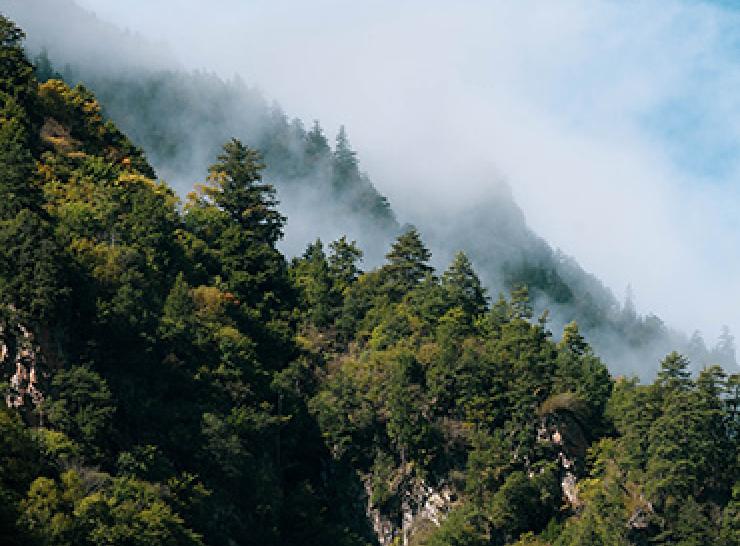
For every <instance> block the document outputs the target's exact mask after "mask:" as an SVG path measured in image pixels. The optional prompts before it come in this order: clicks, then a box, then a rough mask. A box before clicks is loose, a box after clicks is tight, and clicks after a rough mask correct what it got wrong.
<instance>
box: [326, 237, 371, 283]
mask: <svg viewBox="0 0 740 546" xmlns="http://www.w3.org/2000/svg"><path fill="white" fill-rule="evenodd" d="M329 248H330V249H331V254H329V273H330V274H331V276H332V279H333V281H334V285H335V286H336V288H337V291H338V292H339V294H344V291H345V290H346V289H347V288H349V286H350V285H351V284H352V283H353V282H355V280H357V277H359V276H360V275H361V274H362V270H361V269H360V267H359V265H358V264H359V263H360V262H361V261H362V256H363V252H362V250H360V248H359V247H358V246H357V242H356V241H347V236H346V235H342V236H341V237H340V238H339V239H337V240H336V241H332V242H331V243H330V244H329Z"/></svg>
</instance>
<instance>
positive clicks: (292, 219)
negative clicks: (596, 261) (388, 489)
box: [0, 0, 734, 377]
mask: <svg viewBox="0 0 740 546" xmlns="http://www.w3.org/2000/svg"><path fill="white" fill-rule="evenodd" d="M3 4H4V5H3ZM0 7H2V9H3V11H6V12H7V13H9V14H10V15H11V16H12V17H17V18H18V20H19V23H20V24H21V25H22V26H23V27H24V28H26V29H27V32H28V34H29V40H28V48H29V51H30V52H31V54H32V55H38V54H39V52H40V51H41V50H42V48H44V47H45V48H48V55H49V57H50V59H51V62H52V66H53V67H55V69H56V70H58V71H59V72H60V73H61V76H63V77H64V79H65V80H67V81H68V83H72V84H74V83H78V82H81V83H84V84H85V85H86V86H88V87H89V88H91V89H92V90H93V91H94V92H95V93H96V95H97V96H98V97H99V99H100V100H101V102H102V104H103V107H104V110H105V112H106V114H107V115H109V116H110V117H111V118H112V119H113V120H114V121H115V122H116V123H117V124H118V125H119V126H120V127H122V128H123V130H124V131H125V132H126V133H127V134H129V135H130V136H131V137H132V139H133V140H134V141H135V142H136V143H137V144H138V145H139V146H141V147H142V148H143V149H144V150H145V151H146V152H147V155H148V157H149V159H150V161H151V162H152V164H153V165H154V166H155V168H156V169H157V172H158V173H159V175H160V176H161V177H162V178H164V179H166V180H168V181H169V182H170V183H171V184H173V186H174V187H176V188H177V189H178V191H180V192H181V193H184V192H186V191H188V189H189V188H190V187H191V186H192V184H193V183H194V182H197V181H198V180H202V179H203V178H204V177H205V174H206V170H207V167H208V165H209V163H211V162H212V161H213V158H214V157H215V154H216V152H217V150H218V149H219V146H220V145H221V144H222V143H223V142H225V141H226V140H227V139H229V138H231V137H237V138H240V139H242V140H244V141H245V142H246V143H248V144H250V145H252V146H254V147H256V148H258V149H259V150H261V152H262V153H263V155H264V160H265V163H266V165H267V171H266V175H267V178H268V179H269V180H270V181H271V182H274V183H275V185H276V187H277V189H278V195H279V198H280V200H281V208H282V209H283V211H284V212H285V213H287V216H288V218H289V221H288V226H287V230H286V240H285V241H284V243H283V246H284V249H285V251H286V252H287V253H289V254H292V255H297V254H300V252H301V251H302V249H303V248H305V246H306V245H307V244H308V243H310V242H311V241H313V240H314V239H316V238H318V237H320V238H322V239H323V240H325V241H328V240H333V239H336V238H338V237H339V236H341V235H344V234H347V235H348V236H349V237H350V238H351V239H356V240H357V241H358V242H359V244H360V246H361V247H362V248H363V249H364V251H365V253H366V262H367V264H370V265H375V264H377V263H379V262H380V261H381V260H382V256H383V254H384V252H385V250H386V249H387V247H388V245H389V243H390V241H391V240H392V238H393V237H394V236H395V235H396V234H397V233H398V232H399V231H400V224H399V220H400V221H401V222H403V220H404V219H397V218H396V215H395V214H394V212H393V209H392V207H391V206H390V204H389V203H388V201H387V199H386V198H385V197H384V196H382V195H381V194H380V193H379V192H378V191H377V189H376V188H375V186H374V185H373V184H372V182H371V181H370V179H369V177H368V176H367V174H365V173H364V172H362V170H361V163H360V162H359V160H358V159H357V156H356V154H355V153H354V151H353V150H352V148H351V145H350V142H349V140H348V139H347V135H346V134H344V133H343V135H342V137H340V138H339V141H340V142H338V143H333V142H331V140H332V139H331V136H328V135H324V134H323V132H322V131H321V128H320V125H319V124H318V122H316V123H315V124H314V125H313V126H310V125H309V126H308V127H307V126H306V124H304V123H303V122H302V121H301V120H298V119H289V118H288V116H287V115H286V114H285V113H284V112H283V111H282V110H281V109H280V107H279V106H277V105H274V104H270V103H269V101H268V100H267V99H266V98H265V97H264V96H263V95H262V93H260V92H259V91H257V90H256V89H255V88H253V87H250V86H249V85H247V84H246V83H244V82H243V81H242V80H241V79H240V78H238V77H235V78H233V79H232V80H229V81H225V80H223V79H222V78H220V77H218V76H216V75H214V74H210V73H206V72H186V71H183V70H182V69H181V67H180V66H178V64H177V62H176V61H175V60H174V59H173V58H172V57H171V56H169V55H168V53H167V51H166V49H164V48H159V47H157V46H156V45H154V44H147V43H146V41H145V40H142V39H141V37H138V36H133V35H131V34H130V33H128V32H124V31H121V30H120V29H117V28H116V27H115V26H114V25H111V24H108V23H104V22H102V21H100V19H98V18H97V17H95V16H94V15H93V14H91V13H90V12H87V11H85V10H84V9H82V8H80V7H79V6H77V5H76V4H75V3H73V2H66V1H65V2H49V1H46V0H30V1H29V2H27V3H19V2H14V1H12V0H6V1H5V2H0ZM41 8H43V9H41ZM47 8H48V9H47ZM60 10H64V11H65V12H66V13H67V16H66V17H64V18H61V19H58V18H57V19H56V20H54V17H55V15H54V14H59V13H60ZM69 13H74V14H75V15H76V16H75V17H69ZM79 25H83V26H84V27H85V29H86V32H80V31H79V28H81V27H80V26H79ZM86 33H87V34H86ZM80 36H83V37H86V38H84V39H83V38H80ZM94 42H97V44H96V47H93V43H94ZM112 44H115V45H112ZM152 50H156V52H157V53H156V55H153V56H151V57H149V56H147V54H146V53H147V51H152ZM111 52H113V53H111ZM104 61H107V62H104ZM497 188H499V190H498V191H497V192H495V193H494V194H492V195H491V196H490V197H489V198H488V199H486V200H484V201H478V202H476V203H474V204H471V205H469V206H467V207H465V208H463V209H459V208H458V209H451V208H450V209H447V208H442V209H436V210H434V211H432V212H431V213H430V214H429V215H428V216H420V217H415V218H413V219H412V220H413V223H414V224H415V225H416V226H417V227H418V228H419V229H420V230H421V232H422V234H423V235H424V237H425V240H426V241H427V242H428V244H429V246H430V248H431V249H432V251H433V254H434V255H435V256H436V262H435V265H437V266H438V268H442V267H444V266H445V265H446V263H448V262H449V261H450V260H451V259H452V256H453V255H454V253H455V252H456V251H457V250H460V249H462V250H464V251H465V252H466V253H468V255H469V256H470V257H471V259H472V261H473V263H474V264H475V266H476V267H477V269H478V270H479V272H480V274H481V277H482V279H483V280H484V281H485V283H486V285H487V286H488V287H489V290H490V291H491V292H492V293H493V294H495V293H496V292H497V291H499V290H507V289H510V288H512V287H514V286H516V285H517V284H521V283H525V284H527V285H528V286H529V287H530V290H531V292H532V295H533V297H534V300H535V302H536V303H537V307H538V308H539V310H540V311H541V310H542V309H544V308H547V309H549V310H550V311H551V316H550V320H551V321H552V322H553V330H555V331H558V330H560V329H561V328H562V326H563V325H564V324H565V323H567V322H569V321H570V320H573V319H576V320H577V321H578V322H579V324H581V326H582V328H583V331H584V332H585V333H586V334H587V336H588V337H589V339H590V340H591V341H592V342H593V344H594V346H595V347H596V349H597V351H598V352H599V353H600V354H602V356H604V357H605V359H606V360H607V361H608V362H610V363H611V364H612V366H613V367H614V368H616V369H617V370H619V371H621V372H624V373H634V374H638V375H641V376H643V377H645V376H649V375H650V374H651V373H652V372H651V371H650V370H649V369H647V367H648V366H650V367H652V366H653V365H654V364H653V363H656V362H658V360H659V358H660V357H661V356H662V355H663V354H665V353H667V352H668V351H669V350H670V349H672V348H674V347H681V348H683V349H684V350H685V352H687V353H689V356H690V357H691V358H692V360H693V361H694V366H695V367H697V368H698V367H701V365H703V364H705V363H707V362H709V361H710V360H713V359H714V360H722V363H723V364H728V363H734V348H733V347H725V348H724V349H723V350H724V353H722V351H719V352H718V351H716V350H715V351H713V352H712V351H708V350H706V349H704V350H703V352H702V350H701V349H700V348H701V347H702V346H703V341H702V342H701V343H698V342H696V335H695V336H694V338H692V340H689V339H688V338H687V337H686V336H685V335H683V334H681V333H679V332H675V331H672V330H670V329H669V328H668V327H666V325H664V324H663V322H662V321H661V320H660V319H659V318H658V317H655V316H652V315H650V316H647V317H642V316H639V315H638V314H637V313H636V311H635V310H634V303H633V302H631V301H628V302H625V304H624V305H623V304H621V303H620V302H619V301H617V299H616V298H615V297H614V295H613V293H612V292H611V291H610V290H609V289H608V288H606V287H605V286H604V285H603V284H602V283H601V282H600V281H599V280H598V279H597V278H596V277H594V276H593V275H590V274H588V273H587V272H586V271H584V270H583V269H582V268H581V267H580V266H579V265H578V263H577V262H576V260H574V259H573V258H570V257H568V256H565V255H563V254H561V253H560V252H557V251H555V250H553V249H552V247H551V246H550V245H549V244H548V243H547V242H546V241H545V240H544V239H542V238H541V237H539V236H537V235H536V234H535V233H534V232H533V231H532V230H531V229H530V228H528V226H527V223H526V220H525V217H524V214H523V212H522V211H521V209H520V208H519V207H518V206H517V205H516V203H515V202H514V200H513V198H512V196H511V194H510V192H509V191H508V189H507V188H506V186H505V184H503V183H499V184H497ZM699 339H701V338H699ZM725 341H726V340H725ZM730 342H731V340H730ZM725 345H726V343H725ZM730 345H731V343H730ZM648 363H650V364H648Z"/></svg>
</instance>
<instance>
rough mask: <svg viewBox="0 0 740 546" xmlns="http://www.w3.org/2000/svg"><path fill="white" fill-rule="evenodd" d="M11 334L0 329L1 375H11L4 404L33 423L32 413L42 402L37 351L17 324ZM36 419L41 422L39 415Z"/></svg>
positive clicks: (39, 364) (39, 353)
mask: <svg viewBox="0 0 740 546" xmlns="http://www.w3.org/2000/svg"><path fill="white" fill-rule="evenodd" d="M12 330H14V331H12ZM12 330H11V329H10V328H8V327H7V325H3V326H1V327H0V362H2V366H3V370H4V372H5V373H4V374H3V375H5V374H6V373H8V372H9V373H10V374H11V375H10V380H9V383H10V388H9V389H8V392H7V394H6V395H5V404H6V405H7V406H8V407H11V408H17V409H19V410H21V411H23V413H24V414H25V415H26V417H27V418H28V419H29V421H34V420H36V417H35V416H34V414H35V411H34V410H36V409H39V408H41V406H42V404H43V402H44V394H43V392H42V390H41V379H42V375H43V374H42V358H41V348H40V347H39V346H38V345H37V344H36V343H35V339H34V335H33V333H32V332H31V331H30V329H28V328H27V327H25V326H24V325H22V324H17V325H16V326H15V328H14V329H12ZM38 418H39V419H41V420H43V414H40V415H39V417H38ZM39 424H43V423H39Z"/></svg>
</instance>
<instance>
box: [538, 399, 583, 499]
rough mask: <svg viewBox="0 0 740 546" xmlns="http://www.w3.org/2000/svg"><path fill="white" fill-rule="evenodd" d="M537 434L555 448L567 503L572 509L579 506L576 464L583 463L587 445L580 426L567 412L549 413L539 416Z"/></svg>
mask: <svg viewBox="0 0 740 546" xmlns="http://www.w3.org/2000/svg"><path fill="white" fill-rule="evenodd" d="M537 436H538V439H539V441H541V442H546V443H549V444H551V445H552V446H554V447H555V448H556V449H557V460H558V463H559V465H560V469H561V476H562V477H561V479H560V488H561V490H562V491H563V496H564V497H565V499H566V500H567V501H568V504H570V506H571V507H572V508H574V509H577V508H579V507H580V506H581V501H580V500H579V498H578V488H577V484H578V478H577V473H578V470H579V469H578V465H579V464H582V463H583V460H584V458H585V455H586V447H587V446H588V442H587V441H586V438H585V436H584V434H583V430H582V428H581V426H580V425H579V424H578V422H577V421H576V420H575V419H573V417H571V416H570V415H568V414H567V413H559V412H558V413H550V414H547V415H544V416H543V417H542V418H541V421H540V427H539V430H538V433H537Z"/></svg>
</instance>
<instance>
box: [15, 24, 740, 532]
mask: <svg viewBox="0 0 740 546" xmlns="http://www.w3.org/2000/svg"><path fill="white" fill-rule="evenodd" d="M21 40H22V33H21V31H20V30H19V29H17V28H16V27H15V26H14V25H13V24H12V23H10V22H9V21H8V20H7V19H5V18H3V17H0V66H2V67H3V70H2V72H0V243H1V244H0V378H1V379H2V383H3V384H5V385H7V386H6V388H4V389H3V390H4V394H5V395H6V397H5V405H6V406H8V407H2V408H0V500H1V501H2V502H0V541H1V542H2V544H8V545H13V546H15V545H16V544H18V545H20V544H23V545H28V546H72V545H74V546H100V545H107V546H123V545H126V546H205V545H213V546H216V545H243V546H250V545H255V546H256V545H259V546H272V545H274V546H278V545H279V546H293V545H296V546H297V545H301V546H313V545H316V546H319V545H322V546H323V545H326V544H332V545H337V546H363V545H364V546H378V545H383V546H392V545H397V544H399V543H403V544H407V545H412V546H413V545H416V546H424V545H425V546H435V545H436V546H442V545H444V546H449V545H450V544H467V545H471V546H491V545H495V546H505V545H511V546H513V545H519V546H523V545H525V544H529V545H533V544H534V545H541V546H544V545H550V546H580V545H582V544H593V545H594V546H599V545H604V546H606V545H615V544H616V545H619V546H622V545H624V546H630V545H638V546H642V545H645V544H658V545H665V546H669V545H676V544H717V545H719V546H734V545H735V544H737V542H738V538H740V521H739V520H738V514H740V483H739V482H738V479H737V477H738V475H740V473H739V470H740V469H738V461H739V460H740V459H738V453H739V451H738V450H739V449H740V444H739V442H738V440H739V439H740V434H738V432H739V431H740V412H739V411H738V408H740V375H737V374H735V375H730V376H727V375H726V374H725V372H724V371H723V370H722V369H721V368H720V367H716V366H715V367H712V368H709V369H707V370H704V371H703V372H702V373H701V374H700V375H699V376H698V377H697V378H696V380H694V379H692V377H691V374H690V373H689V370H688V362H687V361H686V359H685V358H683V357H682V356H680V355H678V354H676V353H672V354H669V355H668V356H667V357H666V358H665V359H663V361H662V362H661V363H660V372H659V374H658V379H657V381H656V382H655V383H654V384H649V385H640V384H638V383H637V381H634V380H624V379H614V378H613V377H612V376H610V374H609V372H608V369H607V367H606V365H605V364H604V363H603V362H602V361H601V360H600V359H599V358H598V357H597V356H596V355H594V353H593V350H592V348H591V347H590V345H589V344H588V343H587V342H586V340H585V339H584V338H583V336H582V335H581V334H580V332H579V329H578V327H577V325H575V324H569V325H567V326H566V328H565V329H564V331H563V333H562V337H561V340H560V341H559V342H557V343H556V342H555V341H553V339H552V334H551V332H550V331H549V329H548V326H547V325H546V324H545V323H544V322H543V321H540V320H537V319H536V317H535V316H534V314H533V309H532V305H531V302H530V301H529V296H528V292H527V289H526V288H521V289H518V290H516V291H514V292H513V293H512V294H511V296H510V298H508V299H506V298H503V297H501V298H499V299H498V301H496V302H495V303H494V304H493V305H490V303H489V302H488V301H487V299H486V297H485V292H484V290H483V288H482V285H481V281H480V279H479V278H478V275H477V274H476V272H475V270H474V268H473V267H472V265H471V263H470V260H469V259H468V258H467V256H465V254H463V253H459V254H457V255H456V257H455V259H454V260H453V262H452V264H451V265H450V266H449V267H448V268H447V269H446V270H445V271H444V273H443V274H442V275H440V276H435V275H433V274H432V272H433V270H434V269H433V267H432V265H431V264H430V256H431V253H430V252H429V250H428V248H427V247H426V246H425V244H424V242H423V241H422V238H421V236H420V235H419V233H418V231H416V230H415V229H407V230H405V231H404V233H402V234H401V235H400V236H398V237H397V239H396V240H395V242H394V243H393V245H392V246H391V248H390V250H389V252H388V253H387V255H386V260H385V262H384V263H383V265H382V266H380V267H377V268H375V269H373V270H371V271H367V272H365V273H362V272H361V271H359V268H358V261H359V258H360V256H361V253H360V251H359V249H358V248H357V246H356V245H355V244H353V243H351V242H349V241H347V240H346V239H339V240H337V241H334V242H333V243H332V244H331V245H330V246H329V252H327V253H325V251H324V248H323V245H322V244H321V243H320V242H316V243H314V244H312V245H310V246H309V247H308V249H307V250H306V252H305V253H304V254H303V255H302V256H300V257H296V258H293V259H292V260H290V262H288V261H287V259H286V258H285V256H284V255H283V254H282V253H281V252H280V251H279V249H278V248H277V247H276V245H277V241H278V240H279V238H280V237H281V234H282V228H283V226H284V224H285V221H286V219H285V217H284V216H283V215H282V214H281V212H280V210H279V209H278V208H277V206H276V205H277V203H276V198H275V197H276V196H275V189H274V188H273V187H272V186H271V185H270V184H269V183H266V182H265V181H263V179H262V171H263V167H262V166H261V165H260V162H259V153H258V152H257V151H256V150H254V149H252V148H249V147H247V146H245V145H244V144H242V143H241V142H239V141H238V140H236V139H232V140H229V141H227V142H226V143H225V144H224V145H223V146H222V149H221V152H220V153H219V155H218V156H217V157H216V158H215V159H214V163H213V164H212V165H211V167H210V169H209V177H208V179H207V180H206V181H204V183H203V184H202V185H200V186H199V187H198V188H196V190H195V191H193V192H192V193H191V194H189V195H188V197H187V199H186V201H185V203H184V205H183V206H180V205H181V202H180V201H179V199H178V198H177V197H176V195H175V192H174V191H173V190H172V188H170V187H169V186H168V185H167V184H165V183H162V182H158V181H156V180H154V179H153V178H152V176H153V170H152V168H151V167H150V166H149V164H148V163H147V161H146V159H145V157H144V154H143V152H142V151H141V150H140V149H138V148H137V147H136V146H134V145H133V144H132V142H131V141H130V140H129V139H128V138H127V137H126V135H125V134H123V133H122V132H121V131H120V130H119V129H118V128H117V127H116V125H115V124H114V123H113V122H111V121H110V120H107V119H106V118H105V116H104V115H103V114H102V112H101V107H100V104H99V103H98V101H97V100H96V98H95V96H94V95H93V94H91V93H90V92H88V91H86V90H85V89H84V88H82V87H77V88H74V89H71V88H69V87H68V86H67V85H66V84H64V83H63V82H62V81H60V80H56V79H51V80H48V81H46V82H45V83H43V84H39V83H38V82H37V80H36V79H35V77H34V68H33V67H32V66H31V64H30V63H29V62H28V61H27V59H26V58H25V57H24V53H23V50H22V48H21ZM501 249H503V247H501ZM501 249H500V250H501ZM573 296H574V297H578V294H574V295H573Z"/></svg>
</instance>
